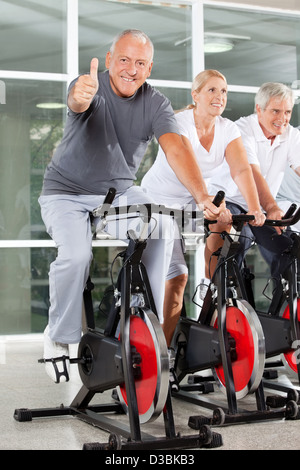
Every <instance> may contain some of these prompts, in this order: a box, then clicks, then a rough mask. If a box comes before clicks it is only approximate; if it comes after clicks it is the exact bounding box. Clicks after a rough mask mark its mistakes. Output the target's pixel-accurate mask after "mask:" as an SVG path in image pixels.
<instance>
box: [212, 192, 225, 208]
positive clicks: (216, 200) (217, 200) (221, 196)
mask: <svg viewBox="0 0 300 470" xmlns="http://www.w3.org/2000/svg"><path fill="white" fill-rule="evenodd" d="M224 197H225V193H224V191H218V192H217V194H216V195H215V197H214V199H213V204H214V205H215V206H217V207H219V205H220V204H221V202H222V201H223V199H224Z"/></svg>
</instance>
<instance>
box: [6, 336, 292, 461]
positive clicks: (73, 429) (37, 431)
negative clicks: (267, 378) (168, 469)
mask: <svg viewBox="0 0 300 470" xmlns="http://www.w3.org/2000/svg"><path fill="white" fill-rule="evenodd" d="M42 350H43V345H42V337H41V336H39V335H38V336H34V335H33V336H29V337H26V336H25V337H24V336H22V337H9V336H8V337H0V396H1V401H0V407H1V412H0V413H1V419H0V436H1V441H0V450H82V448H83V445H84V444H86V443H91V442H101V443H107V442H108V436H109V434H108V433H107V432H105V431H102V430H100V429H98V428H96V427H94V426H91V425H89V424H87V423H85V422H82V421H80V420H79V419H77V418H74V417H69V416H68V417H59V418H57V417H54V418H52V417H51V418H35V419H33V420H32V421H29V422H19V421H16V420H15V419H14V417H13V415H14V410H15V409H19V408H29V409H30V408H46V407H47V408H48V407H59V406H60V405H61V404H64V405H66V406H67V405H69V404H70V403H71V402H72V400H73V398H74V397H75V395H76V394H77V392H78V390H79V389H80V388H81V382H80V378H79V375H78V371H77V366H76V365H72V366H71V379H70V381H69V382H68V383H63V384H54V383H52V382H51V380H50V379H49V378H48V376H47V375H46V373H45V371H44V366H43V364H39V363H38V359H39V358H40V357H41V356H42ZM75 356H76V350H75V353H74V355H73V357H75ZM280 369H282V368H280ZM275 380H276V381H279V382H281V383H283V384H285V385H286V384H289V385H291V381H292V382H293V379H292V378H291V377H288V376H287V375H286V371H285V370H279V376H278V379H275ZM295 383H296V382H294V384H295ZM265 393H266V395H268V394H272V393H273V394H274V393H275V392H271V393H269V390H265ZM278 393H279V392H276V394H278ZM211 395H213V397H214V399H216V400H217V401H218V403H220V405H219V406H222V405H224V404H225V402H224V394H223V393H222V392H220V391H219V390H215V392H214V393H213V394H211ZM94 401H95V403H97V404H98V403H110V402H112V399H111V390H109V391H107V392H104V393H102V394H97V399H96V400H95V397H94ZM94 401H93V402H92V403H94ZM172 403H173V411H174V419H175V427H176V432H180V433H181V435H182V436H185V435H192V434H195V433H197V431H195V430H193V429H191V428H189V426H188V418H189V417H190V416H194V415H205V416H208V417H211V416H212V411H211V410H209V409H205V408H203V407H200V406H198V405H194V404H192V403H187V402H185V401H182V400H179V399H176V398H173V399H172ZM238 405H239V407H241V408H244V409H245V408H247V409H249V410H255V408H256V405H255V396H254V395H248V396H247V397H246V398H244V399H242V400H239V402H238ZM118 419H120V421H122V419H125V422H126V420H127V417H126V416H125V415H124V416H122V415H121V418H118ZM142 431H144V432H146V433H148V434H152V435H153V436H155V437H158V436H164V424H163V418H162V416H159V417H158V418H157V419H156V420H155V421H153V422H151V423H147V424H144V425H143V426H142ZM213 431H214V432H217V433H219V434H221V436H222V441H223V445H222V446H221V447H218V448H216V449H199V452H201V451H203V452H214V451H220V450H300V420H286V419H280V418H277V419H276V420H266V421H260V422H255V423H251V424H238V425H225V426H218V427H213Z"/></svg>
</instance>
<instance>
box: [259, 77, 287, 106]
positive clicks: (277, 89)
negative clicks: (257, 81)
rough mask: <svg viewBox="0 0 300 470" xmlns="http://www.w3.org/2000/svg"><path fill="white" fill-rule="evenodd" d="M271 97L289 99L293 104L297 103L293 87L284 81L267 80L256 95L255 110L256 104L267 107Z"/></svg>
mask: <svg viewBox="0 0 300 470" xmlns="http://www.w3.org/2000/svg"><path fill="white" fill-rule="evenodd" d="M271 98H280V99H281V100H286V99H289V100H291V103H292V106H294V104H295V96H294V93H293V90H292V89H291V88H289V87H288V86H287V85H284V84H283V83H277V82H266V83H264V84H263V85H262V86H261V87H260V89H259V90H258V92H257V94H256V96H255V111H256V105H258V106H259V107H260V108H261V109H266V107H267V106H268V103H269V101H270V99H271Z"/></svg>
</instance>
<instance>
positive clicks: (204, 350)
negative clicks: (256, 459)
mask: <svg viewBox="0 0 300 470" xmlns="http://www.w3.org/2000/svg"><path fill="white" fill-rule="evenodd" d="M298 216H299V217H300V215H299V213H298V214H297V217H298ZM232 218H233V223H232V225H233V228H234V230H235V236H237V241H235V236H233V235H232V234H228V233H227V232H223V233H222V234H221V236H222V238H223V239H224V244H223V246H222V248H221V249H220V251H219V253H218V262H217V266H216V269H215V272H214V274H213V276H212V282H211V284H210V287H209V288H208V290H207V294H206V296H205V298H204V301H203V305H202V309H201V311H200V314H199V317H198V320H197V321H194V320H191V319H188V318H186V317H185V316H184V314H183V315H182V316H181V318H180V321H179V324H178V327H177V329H176V331H175V334H174V337H173V347H174V348H175V350H176V359H175V371H176V375H177V377H178V380H179V383H180V390H179V392H173V396H175V397H176V398H179V399H183V400H185V401H189V402H192V403H195V404H197V405H200V406H203V407H205V408H209V409H212V410H213V417H212V419H211V420H210V419H208V418H206V417H202V416H194V417H191V418H190V423H189V424H190V426H191V427H193V428H197V427H198V426H199V425H201V424H203V423H204V422H207V423H210V424H224V423H231V424H234V423H240V422H251V421H258V420H265V419H278V418H279V417H281V418H287V419H295V418H298V417H299V410H298V406H297V403H296V402H295V400H289V401H288V402H286V403H285V404H284V406H282V407H280V409H276V410H274V409H273V410H271V409H270V407H269V405H268V404H267V402H266V399H265V395H264V389H263V382H262V378H263V373H264V367H265V357H266V356H269V355H272V354H275V349H276V350H277V351H278V345H277V337H276V336H275V334H274V331H273V329H272V325H270V323H268V322H266V325H264V326H265V328H263V326H262V323H261V321H260V317H259V316H258V315H257V314H256V312H255V310H254V309H253V307H252V306H251V305H250V303H249V302H248V300H247V292H246V289H245V285H244V281H243V277H242V275H241V272H240V270H239V268H238V265H237V262H236V260H235V255H236V253H237V250H238V247H239V242H238V237H239V235H240V232H241V230H242V226H243V224H244V223H246V222H248V221H250V220H251V219H253V217H251V216H248V215H244V214H241V215H233V216H232ZM296 221H297V220H296V216H295V217H294V218H292V219H287V220H286V219H285V220H284V221H280V223H279V225H280V224H281V225H290V224H292V223H296ZM266 224H269V225H275V224H277V221H271V220H268V221H266ZM281 336H284V334H283V332H282V331H281ZM287 347H288V348H289V349H290V348H291V341H289V342H288V346H287ZM210 368H212V370H213V380H214V381H216V382H217V383H218V385H219V387H220V388H221V390H222V392H223V393H224V394H225V395H226V398H227V406H225V407H224V406H223V407H222V406H219V404H218V403H217V402H215V401H213V400H210V399H207V398H206V397H204V395H206V394H208V393H210V392H212V391H214V388H213V383H211V378H208V379H207V378H204V377H201V376H199V375H193V376H190V377H188V384H181V382H182V380H183V379H184V377H185V376H187V375H188V374H194V373H195V372H199V371H203V370H206V369H210ZM194 391H196V392H202V395H201V397H200V395H199V393H197V394H196V395H194V394H193V393H191V392H194ZM249 393H255V397H256V408H257V409H256V410H255V411H249V410H241V409H238V406H237V400H238V399H241V398H243V397H245V396H246V395H247V394H249Z"/></svg>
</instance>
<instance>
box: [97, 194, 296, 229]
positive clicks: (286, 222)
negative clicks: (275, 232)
mask: <svg viewBox="0 0 300 470" xmlns="http://www.w3.org/2000/svg"><path fill="white" fill-rule="evenodd" d="M115 194H116V190H115V189H114V188H110V189H109V191H108V192H107V194H106V196H105V199H104V201H103V204H101V205H100V206H99V207H97V208H96V209H94V210H93V211H92V214H93V216H94V217H103V218H105V217H106V216H108V215H122V214H130V213H131V214H134V213H136V212H139V213H141V214H142V215H147V217H149V218H150V217H151V214H152V213H157V214H165V215H169V216H171V217H179V218H183V217H184V218H185V219H187V218H192V219H200V218H202V217H203V212H202V211H198V210H191V211H190V210H184V209H173V208H169V207H166V206H164V205H161V204H152V203H146V204H133V205H131V206H114V207H111V205H112V202H113V200H114V197H115ZM224 196H225V194H224V192H223V191H219V192H218V193H217V195H216V196H215V198H214V200H213V202H214V204H215V205H216V206H219V205H220V204H221V202H222V200H223V199H224ZM296 208H297V206H296V204H291V206H290V208H289V209H288V211H287V212H286V214H285V215H284V217H283V218H282V219H280V220H275V219H266V220H265V223H264V225H269V226H272V227H288V226H290V225H294V224H296V223H297V222H298V221H299V220H300V207H299V208H298V210H297V211H296V213H295V210H296ZM254 219H255V217H254V215H248V214H232V223H233V224H235V223H238V222H244V223H247V222H250V221H251V220H254ZM205 222H206V223H208V224H209V225H210V224H215V223H216V222H217V221H216V220H207V219H205Z"/></svg>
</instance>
